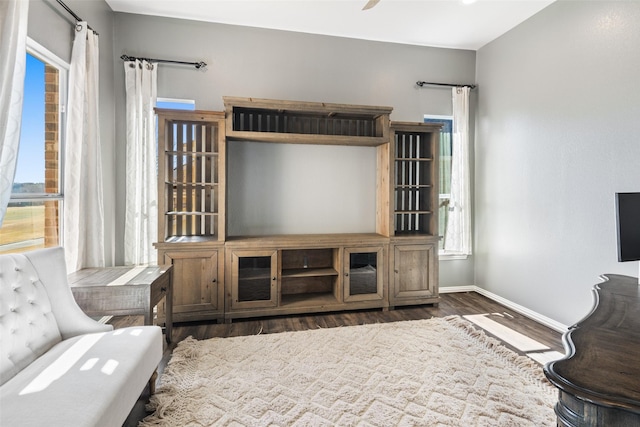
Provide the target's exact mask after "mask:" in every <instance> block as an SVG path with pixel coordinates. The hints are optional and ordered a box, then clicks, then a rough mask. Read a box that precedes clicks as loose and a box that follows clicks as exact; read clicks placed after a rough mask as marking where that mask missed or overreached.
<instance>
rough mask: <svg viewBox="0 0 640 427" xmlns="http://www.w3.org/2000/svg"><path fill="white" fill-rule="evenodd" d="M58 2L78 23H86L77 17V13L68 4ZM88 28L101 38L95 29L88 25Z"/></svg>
mask: <svg viewBox="0 0 640 427" xmlns="http://www.w3.org/2000/svg"><path fill="white" fill-rule="evenodd" d="M56 1H57V2H58V4H59V5H60V6H62V7H63V8H64V10H66V11H67V12H69V14H70V15H71V16H73V17H74V18H75V20H76V23H78V22H81V21H84V19H82V18H80V17H79V16H78V15H76V14H75V12H74V11H73V10H71V9H69V6H67V5H66V4H64V2H63V1H62V0H56ZM87 28H88V29H90V30H91V31H93V32H94V33H95V34H96V36H99V35H100V34H98V32H97V31H96V30H94V29H93V28H91V27H90V26H89V24H87Z"/></svg>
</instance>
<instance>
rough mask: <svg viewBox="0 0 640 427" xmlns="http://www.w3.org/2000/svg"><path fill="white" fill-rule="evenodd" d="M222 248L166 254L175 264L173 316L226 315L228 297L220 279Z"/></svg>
mask: <svg viewBox="0 0 640 427" xmlns="http://www.w3.org/2000/svg"><path fill="white" fill-rule="evenodd" d="M218 257H219V255H218V251H217V250H199V251H179V250H169V251H166V252H165V253H164V260H165V263H167V264H169V263H170V264H173V286H174V288H173V319H174V321H187V320H198V319H204V318H210V317H219V316H215V315H216V314H219V315H222V314H223V313H224V299H223V297H222V295H223V294H222V286H221V284H220V280H219V278H218Z"/></svg>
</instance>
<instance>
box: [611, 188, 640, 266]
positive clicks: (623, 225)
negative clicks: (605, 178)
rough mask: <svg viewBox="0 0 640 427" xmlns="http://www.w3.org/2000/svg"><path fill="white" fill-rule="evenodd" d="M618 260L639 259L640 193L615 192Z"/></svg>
mask: <svg viewBox="0 0 640 427" xmlns="http://www.w3.org/2000/svg"><path fill="white" fill-rule="evenodd" d="M616 228H617V234H618V261H620V262H624V261H638V260H640V193H616Z"/></svg>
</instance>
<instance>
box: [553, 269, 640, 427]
mask: <svg viewBox="0 0 640 427" xmlns="http://www.w3.org/2000/svg"><path fill="white" fill-rule="evenodd" d="M603 277H604V279H605V280H606V281H605V282H603V283H601V284H598V285H596V286H595V287H594V296H595V301H596V302H595V307H594V308H593V310H592V311H591V313H590V314H589V315H588V316H587V317H585V318H584V319H583V320H581V321H580V322H578V323H577V324H576V325H575V326H572V327H571V328H570V329H569V330H568V331H567V332H566V333H565V335H564V342H565V347H566V348H567V350H568V354H567V356H566V357H565V358H563V359H560V360H557V361H554V362H549V363H548V364H547V365H545V367H544V372H545V375H546V376H547V378H548V379H549V380H550V381H551V382H552V383H553V384H554V385H555V386H556V387H558V388H559V389H560V391H559V399H558V403H557V405H556V407H555V411H556V414H557V417H558V418H557V420H558V426H562V427H596V426H616V427H632V426H640V285H638V279H637V278H635V277H629V276H620V275H616V274H608V275H605V276H603Z"/></svg>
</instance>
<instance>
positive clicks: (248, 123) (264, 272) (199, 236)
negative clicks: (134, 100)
mask: <svg viewBox="0 0 640 427" xmlns="http://www.w3.org/2000/svg"><path fill="white" fill-rule="evenodd" d="M224 105H225V112H210V111H179V110H163V109H158V110H157V116H158V191H159V195H158V196H159V197H158V206H159V215H158V237H159V239H160V241H159V242H157V243H156V244H155V246H156V248H157V250H158V263H160V264H173V286H174V290H173V295H174V297H173V319H174V321H178V322H180V321H198V320H211V319H215V320H217V321H223V320H224V321H231V320H232V319H234V318H247V317H257V316H271V315H284V314H296V313H313V312H326V311H339V310H353V309H366V308H382V309H388V308H393V307H395V306H400V305H415V304H436V303H437V302H438V300H439V297H438V203H439V200H438V196H439V195H438V143H439V133H440V126H439V125H437V124H425V123H407V122H390V120H389V115H390V113H391V111H392V108H390V107H378V106H361V105H345V104H328V103H312V102H295V101H281V100H266V99H254V98H232V97H225V98H224ZM236 141H249V142H266V143H278V144H280V143H281V144H322V145H346V146H360V147H375V150H376V158H377V160H376V162H377V164H376V206H375V209H376V212H375V222H376V225H375V230H372V232H371V233H347V234H343V233H341V234H295V235H291V234H281V235H255V236H227V232H226V230H227V214H228V212H227V194H226V192H227V189H228V186H227V169H226V168H227V153H226V148H227V146H228V145H229V144H234V143H235V142H236ZM163 310H164V309H163V307H162V306H161V307H159V309H158V317H159V321H162V320H163V316H164V311H163Z"/></svg>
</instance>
